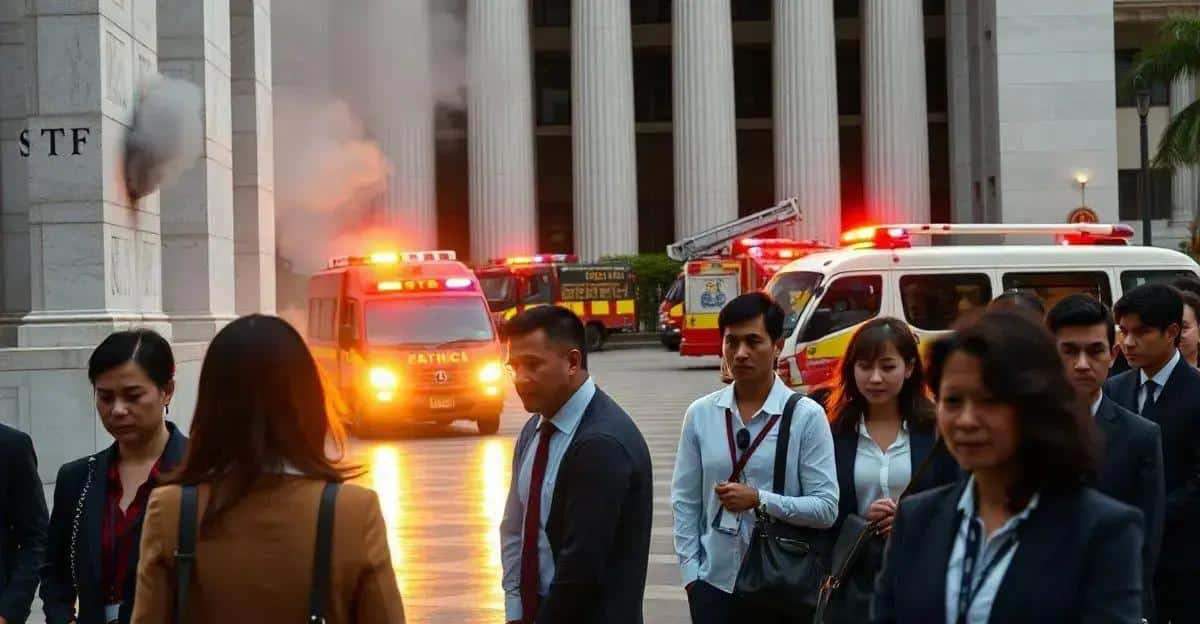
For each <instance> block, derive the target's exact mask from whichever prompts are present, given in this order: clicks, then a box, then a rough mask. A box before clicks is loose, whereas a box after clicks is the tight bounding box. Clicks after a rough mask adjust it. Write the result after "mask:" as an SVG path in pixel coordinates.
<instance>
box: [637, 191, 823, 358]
mask: <svg viewBox="0 0 1200 624" xmlns="http://www.w3.org/2000/svg"><path fill="white" fill-rule="evenodd" d="M799 219H800V207H799V206H798V205H797V203H796V199H795V198H792V199H788V200H785V201H783V202H780V203H779V204H776V205H775V206H772V207H770V208H768V209H766V210H763V211H760V212H757V213H754V214H752V215H749V216H746V217H742V218H741V219H737V220H735V221H730V222H728V223H724V224H721V225H718V226H716V227H713V228H710V229H708V230H705V231H703V232H700V233H699V234H696V235H694V236H689V237H687V238H685V239H683V240H680V241H677V242H675V243H672V244H671V245H668V246H667V256H668V257H670V258H671V259H672V260H677V261H681V262H683V263H684V266H683V297H682V305H683V309H682V311H681V318H682V328H681V331H680V340H679V354H680V355H692V356H700V355H720V354H721V335H720V330H719V329H718V327H717V316H718V315H719V314H720V312H721V308H723V307H724V306H725V303H726V302H728V301H730V300H732V299H733V298H734V297H737V296H738V295H740V294H742V293H745V292H752V291H755V290H761V289H762V288H763V287H764V286H766V284H767V280H769V279H770V278H771V276H773V275H774V274H775V272H776V271H778V270H779V269H781V268H783V266H784V265H786V264H787V263H788V262H791V261H792V260H794V259H796V258H800V257H803V256H805V255H807V254H809V253H812V252H814V251H818V250H823V249H829V247H828V246H827V245H824V244H822V243H820V242H817V241H793V240H790V239H785V238H755V237H756V236H758V235H760V234H762V233H764V232H767V231H769V230H773V229H776V228H778V227H779V226H782V225H787V224H790V223H795V222H796V221H798V220H799ZM673 307H674V306H672V308H673ZM668 312H670V310H669V311H668ZM668 317H669V314H668ZM660 321H661V316H660ZM668 322H669V318H668Z"/></svg>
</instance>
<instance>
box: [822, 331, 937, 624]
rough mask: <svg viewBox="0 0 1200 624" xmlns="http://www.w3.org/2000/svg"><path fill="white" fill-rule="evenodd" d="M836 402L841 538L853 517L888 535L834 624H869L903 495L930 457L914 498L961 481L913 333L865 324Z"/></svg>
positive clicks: (837, 601)
mask: <svg viewBox="0 0 1200 624" xmlns="http://www.w3.org/2000/svg"><path fill="white" fill-rule="evenodd" d="M830 390H831V391H830V394H829V398H828V403H827V405H828V410H827V411H828V413H829V414H830V419H831V423H830V425H831V428H832V430H833V445H834V458H835V460H836V462H837V476H838V487H839V489H840V493H839V497H838V500H839V505H838V518H837V522H836V523H835V524H834V525H833V528H832V529H830V531H831V533H832V536H837V535H838V533H839V531H840V530H841V528H842V524H843V523H844V522H845V520H846V517H847V516H849V515H850V514H858V515H860V516H863V517H865V518H866V519H867V520H870V521H878V523H879V526H880V527H881V529H882V532H881V535H880V536H879V537H877V538H876V539H875V540H874V541H873V542H872V544H871V545H870V546H869V547H868V548H867V549H866V550H865V552H864V554H863V555H862V556H861V557H859V558H858V560H857V561H856V562H855V564H854V566H853V567H852V568H851V571H850V575H849V577H848V578H847V579H846V582H845V584H844V585H843V586H842V587H841V588H840V589H839V590H838V591H837V592H835V594H834V598H833V601H832V604H831V606H830V610H829V612H828V614H827V616H826V623H827V624H836V623H840V622H847V623H849V622H855V623H857V622H865V621H866V619H867V616H868V613H867V612H868V609H869V605H870V597H871V593H872V591H873V587H874V581H875V575H876V574H877V573H878V571H879V568H880V566H881V565H882V560H883V545H884V540H885V539H886V537H887V534H888V532H889V531H890V530H891V522H892V518H893V517H894V516H895V513H896V505H897V502H898V499H899V498H900V495H901V493H903V492H904V491H905V490H906V489H908V487H909V481H910V480H911V479H912V475H913V474H914V473H916V472H917V470H918V468H919V467H920V466H921V465H922V463H923V462H924V461H925V460H926V458H927V457H929V456H930V454H931V453H933V454H934V457H933V458H932V459H931V460H930V462H931V463H930V465H929V467H928V468H927V469H926V470H925V472H924V473H922V474H921V475H920V479H919V481H918V483H915V484H913V487H912V488H911V489H909V492H910V493H911V492H916V491H920V490H926V489H930V488H933V487H937V486H939V485H944V484H946V483H951V482H953V481H955V480H956V479H957V478H958V475H959V472H958V469H957V466H956V465H955V463H954V459H953V458H952V457H950V455H949V454H948V453H946V451H945V449H944V448H943V447H942V446H941V445H937V444H935V442H936V433H935V431H936V428H935V426H934V409H933V408H934V406H933V402H932V401H931V400H930V399H929V397H928V394H927V391H926V387H925V377H924V373H923V370H922V366H921V356H920V353H919V350H918V347H917V340H916V338H915V337H914V336H913V333H912V331H911V330H910V329H909V327H908V325H907V324H905V323H904V322H903V321H901V320H899V319H895V318H889V317H881V318H877V319H873V320H871V321H868V322H867V323H865V324H864V325H863V326H862V327H860V328H859V330H858V331H857V332H856V333H855V334H854V337H853V338H851V340H850V344H849V346H848V347H847V348H846V354H845V356H844V357H843V358H842V362H841V365H840V369H839V375H838V376H837V377H836V378H835V380H834V383H833V385H832V387H831V389H830Z"/></svg>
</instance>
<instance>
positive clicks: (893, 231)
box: [842, 226, 912, 249]
mask: <svg viewBox="0 0 1200 624" xmlns="http://www.w3.org/2000/svg"><path fill="white" fill-rule="evenodd" d="M842 245H843V246H845V247H849V248H851V249H903V248H907V247H912V239H911V237H909V234H908V230H907V229H905V228H900V227H875V226H868V227H860V228H855V229H853V230H847V231H846V232H844V233H843V234H842Z"/></svg>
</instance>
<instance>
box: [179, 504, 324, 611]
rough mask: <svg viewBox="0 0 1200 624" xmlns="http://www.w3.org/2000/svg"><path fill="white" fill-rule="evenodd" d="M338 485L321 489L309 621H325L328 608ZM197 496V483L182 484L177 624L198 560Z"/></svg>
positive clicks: (184, 607)
mask: <svg viewBox="0 0 1200 624" xmlns="http://www.w3.org/2000/svg"><path fill="white" fill-rule="evenodd" d="M339 487H341V484H340V483H326V484H325V488H324V489H323V490H322V491H321V507H320V510H319V511H318V512H317V544H316V550H315V551H314V554H313V568H312V569H313V575H312V588H311V589H310V590H309V607H308V612H309V616H308V622H309V623H310V624H325V614H326V612H327V611H328V609H329V583H330V576H329V568H330V557H331V555H332V553H333V514H334V509H335V508H336V503H337V494H338V488H339ZM197 498H198V495H197V491H196V486H194V485H185V486H183V496H182V498H181V499H180V502H179V545H178V547H177V548H176V550H175V579H176V583H175V617H174V623H175V624H183V623H184V621H185V618H184V616H185V615H186V614H187V605H188V590H190V589H191V584H192V566H193V565H194V564H195V562H196V519H197V518H196V516H197Z"/></svg>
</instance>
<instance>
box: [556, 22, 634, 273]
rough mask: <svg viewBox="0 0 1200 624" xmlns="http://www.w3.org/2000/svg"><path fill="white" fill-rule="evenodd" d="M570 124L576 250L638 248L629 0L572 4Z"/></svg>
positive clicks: (595, 255)
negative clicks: (572, 152) (572, 151)
mask: <svg viewBox="0 0 1200 624" xmlns="http://www.w3.org/2000/svg"><path fill="white" fill-rule="evenodd" d="M571 83H572V84H571V130H572V147H573V150H574V159H573V167H574V169H573V172H574V175H573V180H574V183H575V188H574V196H575V253H576V254H578V255H579V257H580V258H583V259H585V260H597V259H599V258H601V257H603V256H607V255H616V254H636V253H637V251H638V198H637V149H636V147H635V143H634V117H633V24H632V22H631V20H630V14H629V3H628V2H625V1H624V0H575V1H574V3H573V4H572V6H571Z"/></svg>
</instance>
